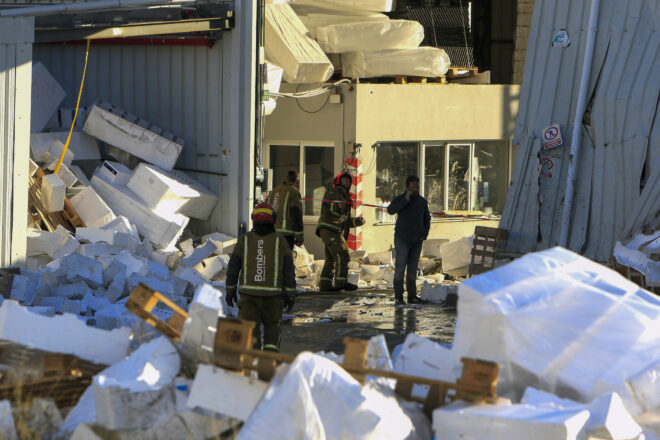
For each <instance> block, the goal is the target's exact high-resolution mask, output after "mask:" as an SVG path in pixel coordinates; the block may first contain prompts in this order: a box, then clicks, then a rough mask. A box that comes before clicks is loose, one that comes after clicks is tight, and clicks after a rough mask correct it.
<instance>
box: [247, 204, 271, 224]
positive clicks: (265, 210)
mask: <svg viewBox="0 0 660 440" xmlns="http://www.w3.org/2000/svg"><path fill="white" fill-rule="evenodd" d="M252 221H254V222H255V223H275V213H274V210H273V207H272V206H270V205H269V204H268V203H259V204H258V205H257V206H255V207H254V212H253V213H252Z"/></svg>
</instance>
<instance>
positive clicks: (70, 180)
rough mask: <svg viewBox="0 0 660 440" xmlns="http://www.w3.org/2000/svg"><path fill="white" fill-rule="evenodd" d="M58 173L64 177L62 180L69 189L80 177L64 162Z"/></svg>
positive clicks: (61, 177)
mask: <svg viewBox="0 0 660 440" xmlns="http://www.w3.org/2000/svg"><path fill="white" fill-rule="evenodd" d="M57 175H58V176H60V179H62V182H64V184H65V185H66V187H67V189H69V188H71V187H72V186H73V185H75V184H76V182H77V181H78V178H77V177H76V175H75V174H74V173H73V171H71V170H70V169H69V167H68V166H66V165H65V164H64V163H63V164H62V166H61V167H60V171H59V172H58V173H57Z"/></svg>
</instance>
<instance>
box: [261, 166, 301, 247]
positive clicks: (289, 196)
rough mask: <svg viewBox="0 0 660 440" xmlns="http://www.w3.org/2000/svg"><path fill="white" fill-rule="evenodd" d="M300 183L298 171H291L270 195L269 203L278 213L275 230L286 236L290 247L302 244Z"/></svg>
mask: <svg viewBox="0 0 660 440" xmlns="http://www.w3.org/2000/svg"><path fill="white" fill-rule="evenodd" d="M299 183H300V178H299V177H298V172H297V171H293V170H292V171H289V172H288V173H287V176H286V180H285V181H284V182H282V183H281V184H280V185H278V187H277V188H275V189H274V190H273V191H271V193H270V195H269V196H268V203H269V204H270V205H271V206H272V207H273V210H275V212H276V213H277V216H276V218H275V230H276V231H277V232H281V233H282V235H284V236H285V237H286V240H287V242H288V243H289V247H290V248H291V249H293V245H294V244H296V245H298V246H302V245H303V242H304V234H303V208H302V198H301V195H300V191H299V190H298V188H297V186H298V184H299Z"/></svg>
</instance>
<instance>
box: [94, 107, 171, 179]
mask: <svg viewBox="0 0 660 440" xmlns="http://www.w3.org/2000/svg"><path fill="white" fill-rule="evenodd" d="M83 130H84V131H85V133H88V134H90V135H92V136H94V137H96V138H98V139H100V140H102V141H103V142H106V143H108V144H110V145H112V146H114V147H117V148H119V149H121V150H123V151H126V152H128V153H131V154H132V155H134V156H137V157H139V158H140V159H142V160H145V161H147V162H149V163H153V164H154V165H158V166H159V167H161V168H164V169H166V170H171V169H172V167H174V164H175V163H176V161H177V159H178V158H179V154H181V150H182V149H183V140H182V139H180V138H178V137H176V136H174V135H172V134H169V133H165V132H163V131H162V130H161V129H160V128H158V127H155V126H152V125H151V124H149V123H148V122H147V121H145V120H140V119H138V118H136V117H134V116H131V115H129V114H127V113H126V112H125V111H124V110H122V109H119V108H117V107H114V106H112V105H110V104H107V103H101V104H98V105H95V106H94V107H93V108H92V110H91V111H90V113H89V115H88V116H87V120H86V121H85V126H84V129H83Z"/></svg>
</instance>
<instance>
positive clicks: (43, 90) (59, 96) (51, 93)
mask: <svg viewBox="0 0 660 440" xmlns="http://www.w3.org/2000/svg"><path fill="white" fill-rule="evenodd" d="M65 96H66V92H65V91H64V89H63V88H62V86H60V84H59V83H58V82H57V81H56V80H55V78H53V76H52V75H51V74H50V73H49V72H48V69H46V67H44V65H43V64H41V63H35V64H33V65H32V112H31V118H30V132H32V133H39V132H40V131H41V130H43V129H44V127H45V126H46V124H47V123H48V120H49V119H50V117H51V115H52V114H53V113H55V110H57V107H59V105H60V103H61V102H62V100H63V99H64V97H65Z"/></svg>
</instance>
